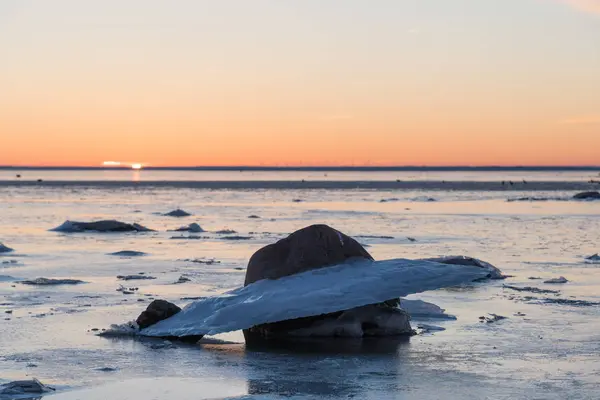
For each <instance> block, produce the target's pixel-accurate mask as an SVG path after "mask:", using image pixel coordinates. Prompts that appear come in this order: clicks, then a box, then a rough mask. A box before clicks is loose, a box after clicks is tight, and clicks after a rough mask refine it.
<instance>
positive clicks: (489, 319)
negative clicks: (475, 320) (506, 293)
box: [479, 314, 508, 324]
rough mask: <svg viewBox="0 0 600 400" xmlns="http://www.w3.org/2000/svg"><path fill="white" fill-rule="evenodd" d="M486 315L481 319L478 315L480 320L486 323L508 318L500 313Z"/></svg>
mask: <svg viewBox="0 0 600 400" xmlns="http://www.w3.org/2000/svg"><path fill="white" fill-rule="evenodd" d="M488 315H489V317H483V319H481V317H479V319H480V320H481V322H486V323H488V324H491V323H494V322H498V321H502V320H503V319H507V318H508V317H504V316H502V315H497V314H488Z"/></svg>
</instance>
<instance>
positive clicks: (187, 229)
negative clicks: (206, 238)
mask: <svg viewBox="0 0 600 400" xmlns="http://www.w3.org/2000/svg"><path fill="white" fill-rule="evenodd" d="M173 232H191V233H202V232H206V231H205V230H204V229H202V227H201V226H200V225H198V224H197V223H195V222H194V223H192V224H189V225H186V226H182V227H179V228H177V229H175V230H173Z"/></svg>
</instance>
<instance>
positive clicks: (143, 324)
mask: <svg viewBox="0 0 600 400" xmlns="http://www.w3.org/2000/svg"><path fill="white" fill-rule="evenodd" d="M180 311H181V308H179V307H178V306H176V305H175V304H173V303H169V302H168V301H166V300H154V301H153V302H152V303H150V304H149V305H148V308H146V310H145V311H144V312H142V313H141V314H140V316H139V317H138V318H137V319H136V323H137V324H138V326H139V327H140V329H144V328H147V327H149V326H151V325H154V324H156V323H157V322H159V321H162V320H164V319H167V318H169V317H172V316H173V315H175V314H177V313H178V312H180Z"/></svg>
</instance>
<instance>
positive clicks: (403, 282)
mask: <svg viewBox="0 0 600 400" xmlns="http://www.w3.org/2000/svg"><path fill="white" fill-rule="evenodd" d="M489 273H490V271H488V270H487V269H485V268H481V267H476V266H472V265H449V264H440V263H434V262H428V261H415V260H406V259H393V260H384V261H369V260H361V261H358V262H356V261H355V262H351V263H345V264H340V265H336V266H332V267H327V268H322V269H318V270H312V271H307V272H304V273H301V274H297V275H292V276H288V277H284V278H281V279H277V280H261V281H258V282H255V283H253V284H251V285H248V286H246V287H243V288H239V289H235V290H232V291H230V292H227V293H224V294H222V295H220V296H215V297H208V298H206V299H202V300H198V301H196V302H194V303H191V304H189V305H188V306H186V307H185V308H184V309H183V310H182V311H181V312H179V313H178V314H176V315H174V316H173V317H171V318H168V319H166V320H164V321H161V322H159V323H157V324H155V325H152V326H150V327H148V328H146V329H143V330H141V332H140V334H141V335H144V336H178V337H181V336H190V335H215V334H218V333H223V332H229V331H235V330H240V329H247V328H250V327H252V326H255V325H259V324H264V323H270V322H278V321H284V320H289V319H295V318H302V317H308V316H313V315H320V314H327V313H332V312H336V311H342V310H348V309H351V308H355V307H360V306H364V305H368V304H374V303H379V302H382V301H386V300H389V299H393V298H397V297H403V296H407V295H409V294H413V293H420V292H424V291H427V290H434V289H439V288H443V287H449V286H455V285H459V284H462V283H466V282H472V281H473V280H475V279H479V278H482V277H484V276H486V275H488V274H489Z"/></svg>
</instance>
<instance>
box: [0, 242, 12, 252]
mask: <svg viewBox="0 0 600 400" xmlns="http://www.w3.org/2000/svg"><path fill="white" fill-rule="evenodd" d="M11 251H13V249H11V248H10V247H6V246H5V245H4V244H2V242H0V253H10V252H11Z"/></svg>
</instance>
